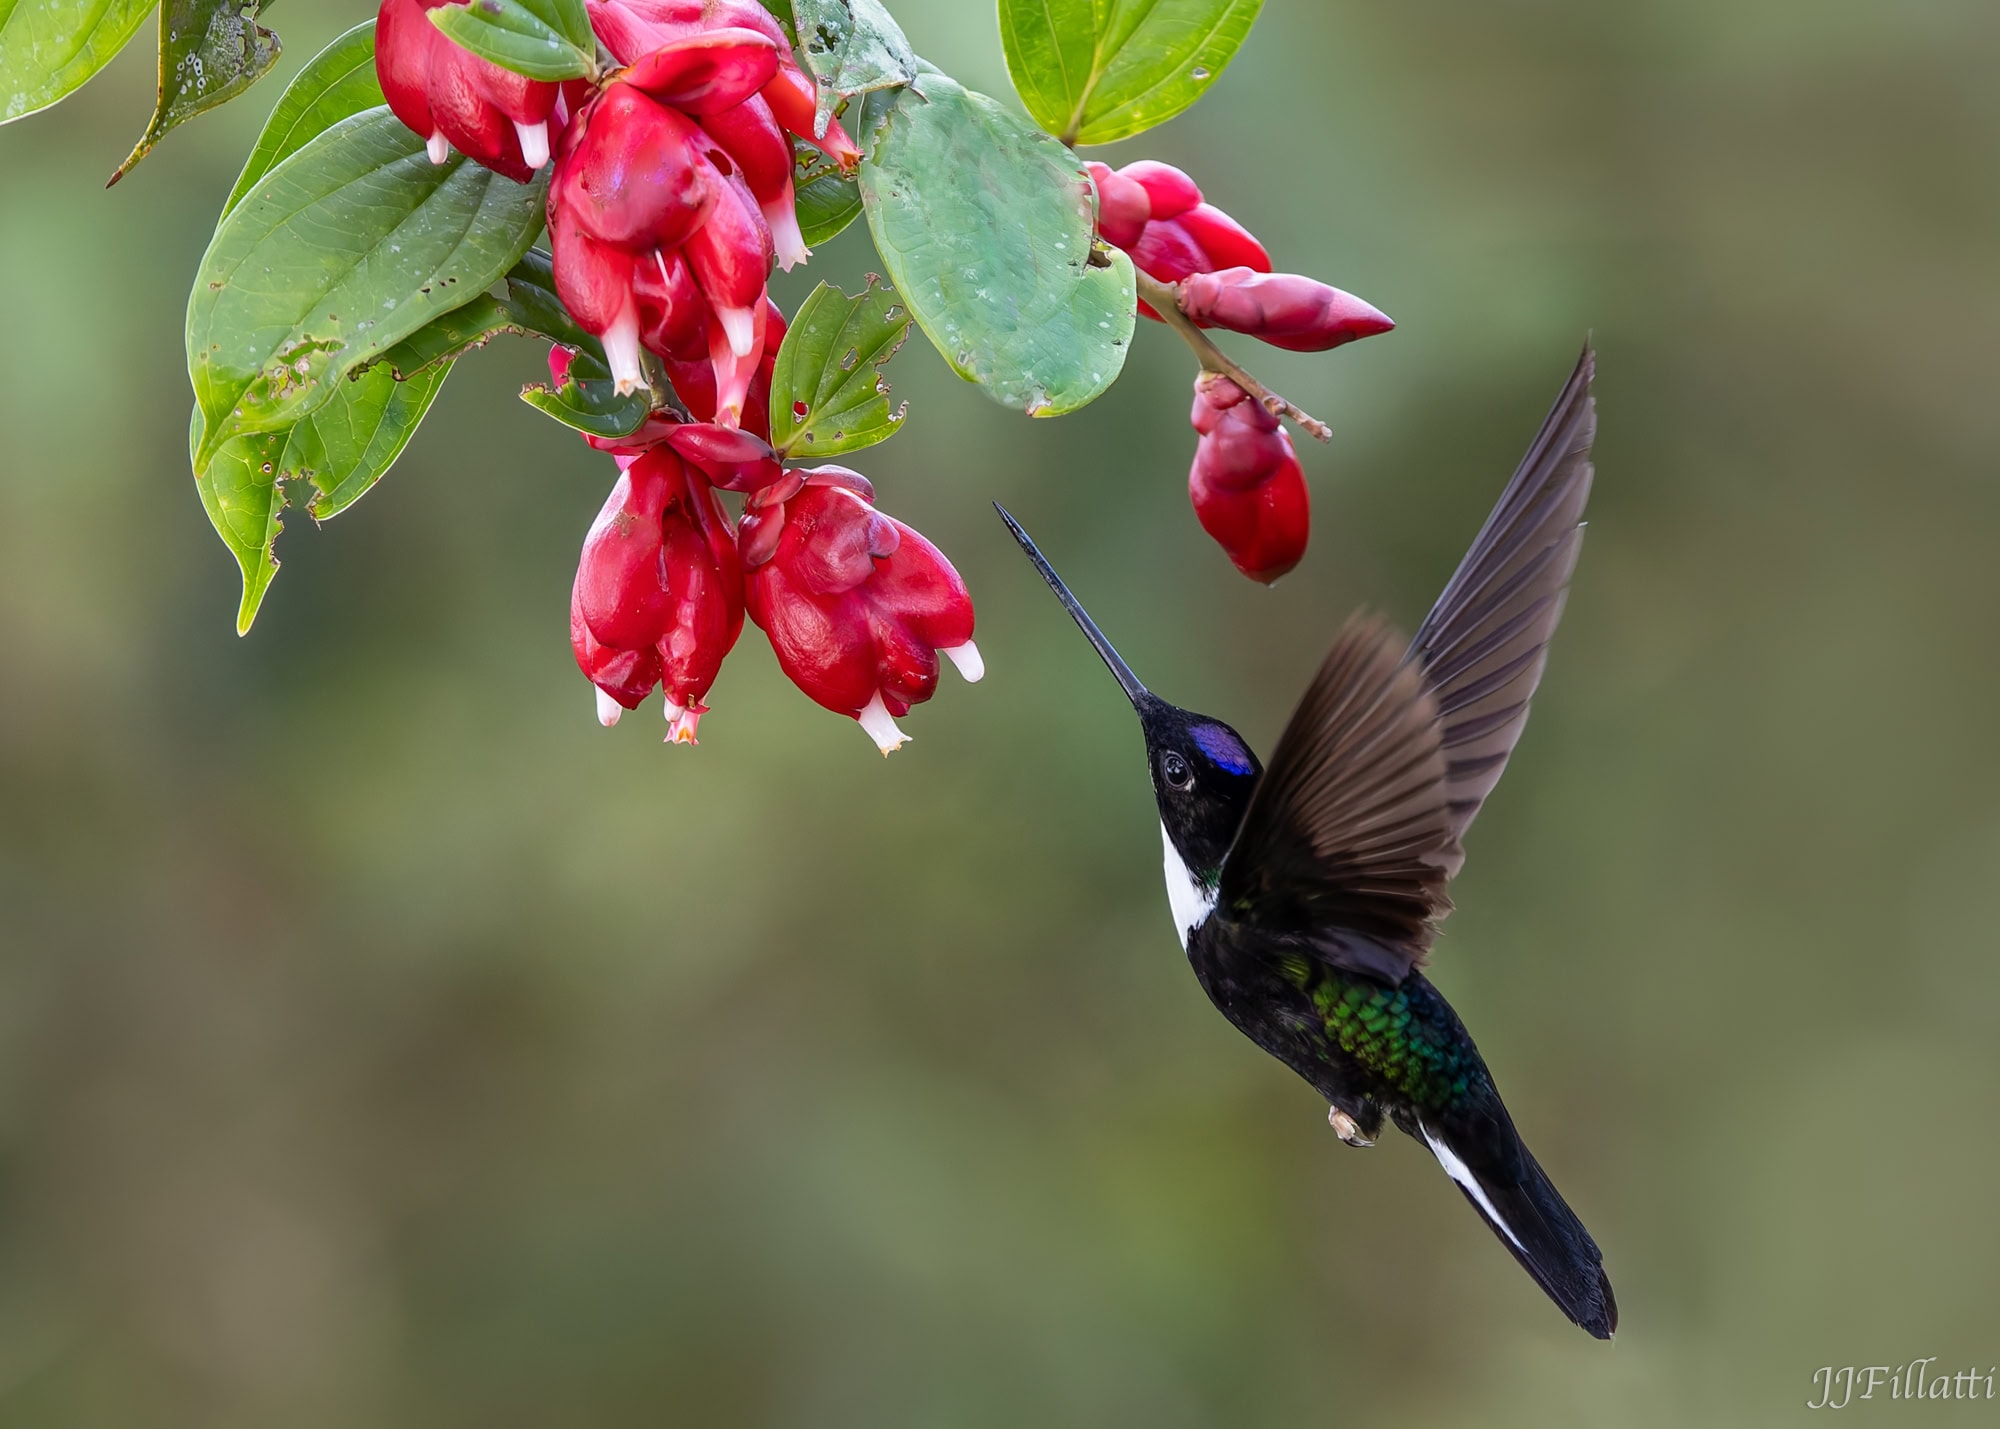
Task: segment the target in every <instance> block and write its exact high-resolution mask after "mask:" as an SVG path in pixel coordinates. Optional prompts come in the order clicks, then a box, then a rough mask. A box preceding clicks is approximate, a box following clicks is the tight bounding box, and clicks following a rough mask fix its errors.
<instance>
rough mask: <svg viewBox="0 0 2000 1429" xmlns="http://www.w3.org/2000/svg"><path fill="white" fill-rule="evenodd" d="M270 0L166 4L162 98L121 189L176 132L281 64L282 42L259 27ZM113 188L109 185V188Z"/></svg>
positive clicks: (121, 169) (122, 168) (125, 168)
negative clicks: (260, 14) (139, 165)
mask: <svg viewBox="0 0 2000 1429" xmlns="http://www.w3.org/2000/svg"><path fill="white" fill-rule="evenodd" d="M265 3H266V0H166V3H165V4H164V5H163V6H162V7H161V9H160V94H159V99H158V101H157V103H156V104H155V105H154V108H153V118H152V120H151V122H149V123H148V124H147V125H146V132H145V133H144V134H141V135H140V136H139V142H138V143H137V144H135V145H133V146H132V152H131V153H129V154H127V155H126V156H125V162H124V163H122V164H120V165H119V166H118V172H117V173H115V174H113V175H112V176H111V183H113V184H115V183H117V182H118V181H119V180H120V179H122V178H124V177H125V176H126V175H127V174H129V173H131V172H132V166H133V165H134V164H136V163H138V162H139V161H140V160H141V159H143V158H145V157H146V155H148V154H150V153H152V152H153V146H154V145H155V144H157V143H159V142H160V140H161V139H162V138H164V137H165V136H166V133H167V131H168V130H170V129H176V128H179V127H180V126H181V125H183V124H185V123H187V121H188V120H190V119H192V118H194V117H195V115H197V114H203V113H206V112H207V111H208V110H211V109H214V108H215V107H216V106H217V105H220V104H226V103H228V102H229V101H230V100H232V99H234V98H235V97H236V96H237V95H239V94H241V93H243V91H244V90H246V89H248V88H249V87H250V86H251V85H253V84H255V83H256V82H257V81H258V80H260V79H262V78H263V77H264V76H265V74H266V73H268V72H269V70H270V68H271V66H272V65H274V64H276V63H277V62H278V52H279V50H280V49H282V48H283V47H282V46H281V45H280V44H279V43H278V37H277V36H276V35H275V34H273V33H272V32H271V31H269V30H267V29H265V28H264V27H263V26H262V25H260V24H258V23H257V15H258V12H259V11H260V10H261V9H262V8H263V7H264V4H265ZM110 186H111V185H110V184H106V185H105V187H106V188H109V187H110Z"/></svg>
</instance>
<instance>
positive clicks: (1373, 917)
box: [1219, 616, 1450, 982]
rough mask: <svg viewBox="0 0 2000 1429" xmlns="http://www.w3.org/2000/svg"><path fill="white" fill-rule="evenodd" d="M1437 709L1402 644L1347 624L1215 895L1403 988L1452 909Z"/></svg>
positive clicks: (1370, 623)
mask: <svg viewBox="0 0 2000 1429" xmlns="http://www.w3.org/2000/svg"><path fill="white" fill-rule="evenodd" d="M1447 803H1448V800H1447V796H1446V788H1445V759H1444V753H1443V747H1442V744H1441V741H1440V727H1439V722H1438V713H1437V702H1436V700H1435V698H1434V697H1433V696H1432V694H1431V692H1430V691H1429V689H1428V688H1427V687H1426V685H1425V683H1424V679H1423V672H1422V670H1421V668H1420V667H1418V666H1417V665H1415V664H1414V663H1412V662H1410V661H1409V660H1407V659H1405V658H1404V656H1403V650H1402V640H1401V638H1400V637H1399V636H1398V635H1397V634H1396V633H1395V632H1394V631H1392V630H1391V629H1390V628H1389V627H1388V626H1387V625H1386V624H1384V623H1383V622H1382V621H1380V620H1377V619H1375V618H1373V617H1369V616H1356V617H1355V618H1354V619H1352V620H1350V621H1348V623H1347V625H1346V626H1345V627H1344V628H1343V629H1342V630H1341V632H1340V634H1339V636H1338V637H1336V638H1335V640H1334V642H1333V648H1332V649H1331V650H1329V651H1328V652H1327V656H1326V659H1325V660H1324V661H1323V662H1322V663H1321V665H1320V668H1319V673H1318V674H1317V675H1315V676H1314V677H1313V682H1312V684H1311V686H1310V687H1308V689H1307V690H1306V693H1305V697H1304V698H1303V699H1302V700H1300V701H1299V707H1298V709H1296V710H1295V711H1293V713H1292V718H1291V722H1290V723H1289V724H1287V725H1286V726H1285V732H1284V733H1283V734H1282V735H1280V736H1279V738H1278V743H1277V747H1276V748H1275V749H1273V750H1272V752H1271V762H1270V764H1269V766H1268V767H1267V768H1266V769H1265V771H1264V776H1263V778H1262V779H1260V780H1259V781H1258V783H1257V788H1256V790H1255V792H1254V793H1252V795H1251V797H1250V807H1249V808H1248V809H1247V810H1246V811H1245V813H1244V816H1243V824H1242V827H1241V828H1240V829H1239V831H1238V833H1237V838H1236V843H1235V845H1234V846H1233V847H1232V848H1231V849H1230V851H1229V855H1228V857H1227V858H1225V859H1224V860H1223V865H1222V881H1221V887H1220V889H1219V894H1220V902H1221V904H1222V906H1224V907H1226V908H1228V909H1229V910H1230V915H1231V916H1232V917H1237V918H1240V919H1243V920H1245V921H1248V922H1252V923H1255V924H1257V925H1259V926H1260V927H1263V928H1264V929H1265V930H1267V931H1270V932H1275V933H1282V934H1287V935H1293V936H1296V937H1298V938H1300V939H1302V940H1303V941H1305V942H1306V943H1308V944H1309V945H1311V946H1312V947H1314V948H1315V949H1316V950H1317V951H1318V952H1319V953H1320V954H1321V955H1323V956H1325V957H1327V958H1328V959H1330V960H1331V961H1333V962H1335V963H1338V964H1339V965H1341V966H1343V967H1347V968H1350V969H1352V970H1354V971H1356V972H1364V973H1367V974H1369V975H1370V976H1374V977H1380V978H1384V979H1386V980H1388V981H1392V982H1395V981H1400V980H1401V979H1402V978H1403V976H1404V975H1405V974H1406V973H1407V972H1408V971H1409V969H1410V967H1412V966H1413V965H1414V964H1415V963H1416V962H1417V961H1418V960H1420V959H1421V958H1422V956H1423V953H1424V951H1425V950H1426V949H1428V948H1429V946H1430V941H1431V937H1432V932H1433V930H1432V926H1431V925H1432V920H1433V919H1434V918H1435V917H1436V916H1437V915H1438V913H1439V911H1440V909H1441V908H1443V907H1444V906H1445V900H1444V884H1445V877H1444V874H1443V873H1442V872H1441V871H1440V870H1439V869H1438V867H1437V864H1436V862H1435V854H1436V850H1437V849H1438V847H1439V846H1440V845H1441V844H1442V843H1443V842H1444V841H1445V840H1446V839H1448V838H1449V837H1450V822H1449V812H1448V808H1447Z"/></svg>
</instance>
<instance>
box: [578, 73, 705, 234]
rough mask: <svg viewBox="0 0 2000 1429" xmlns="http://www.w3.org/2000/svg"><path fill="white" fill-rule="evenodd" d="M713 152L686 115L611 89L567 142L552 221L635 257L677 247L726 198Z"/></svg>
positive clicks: (629, 90)
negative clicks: (561, 215)
mask: <svg viewBox="0 0 2000 1429" xmlns="http://www.w3.org/2000/svg"><path fill="white" fill-rule="evenodd" d="M710 147H711V141H710V140H709V139H708V137H707V136H706V135H705V134H703V133H702V131H701V130H700V128H699V127H697V126H696V124H695V122H694V121H693V120H691V119H689V118H688V117H687V116H686V115H684V114H681V113H679V112H677V111H676V110H673V109H669V108H668V107H667V106H665V105H663V104H659V103H657V102H655V101H654V100H652V99H649V98H648V97H647V96H646V95H645V94H643V93H641V92H640V91H639V90H637V89H635V88H633V87H632V86H631V85H629V84H622V83H620V84H613V85H610V86H609V87H607V88H606V89H605V90H604V92H603V93H602V94H600V95H598V97H597V99H596V100H595V101H594V102H593V103H591V104H589V105H587V106H585V108H584V110H583V112H582V113H581V114H579V115H577V117H576V122H575V123H574V124H573V125H572V126H571V131H570V132H569V133H568V134H566V135H565V136H564V143H563V154H562V158H561V160H560V161H559V162H558V163H557V164H556V172H555V181H554V183H553V184H551V185H550V188H549V214H550V218H551V221H553V219H554V216H555V214H556V213H557V211H558V210H561V211H564V212H566V213H567V215H568V216H569V218H570V219H571V220H572V221H573V222H574V223H575V224H576V226H577V227H578V228H579V229H580V230H581V231H582V232H584V233H587V234H589V235H590V236H591V237H592V238H595V239H596V240H598V241H599V242H600V243H609V244H613V245H615V246H616V247H619V248H623V249H625V250H626V251H628V252H631V253H634V254H637V253H641V252H646V251H649V250H651V249H654V248H672V247H676V246H678V245H679V244H681V243H683V242H685V241H686V239H687V237H688V235H689V234H691V233H693V232H694V231H695V230H696V229H698V228H699V227H700V226H701V225H702V223H703V222H704V221H706V220H707V218H708V215H709V212H710V210H712V209H713V208H714V207H715V204H716V202H717V199H718V197H719V195H720V194H721V191H722V188H723V184H722V176H721V175H720V174H719V173H717V172H716V170H715V166H714V165H713V164H711V163H710V162H709V161H708V157H707V150H708V149H709V148H710Z"/></svg>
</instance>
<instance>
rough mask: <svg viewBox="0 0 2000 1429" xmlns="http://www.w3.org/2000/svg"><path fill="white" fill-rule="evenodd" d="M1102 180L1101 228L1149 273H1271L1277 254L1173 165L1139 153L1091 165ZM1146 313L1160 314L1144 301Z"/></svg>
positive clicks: (1162, 277)
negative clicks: (1120, 162)
mask: <svg viewBox="0 0 2000 1429" xmlns="http://www.w3.org/2000/svg"><path fill="white" fill-rule="evenodd" d="M1084 167H1085V168H1087V169H1088V170H1089V171H1090V176H1091V179H1092V180H1093V181H1094V182H1095V183H1096V185H1097V233H1098V236H1099V237H1100V238H1102V239H1103V240H1104V241H1105V242H1106V243H1109V244H1111V245H1112V246H1113V247H1116V248H1122V249H1124V250H1125V252H1127V253H1128V254H1130V255H1131V258H1132V262H1133V264H1134V266H1136V267H1137V268H1138V269H1139V271H1140V272H1142V273H1144V274H1146V276H1147V277H1149V278H1152V279H1155V280H1156V281H1158V282H1162V283H1178V282H1179V281H1181V279H1183V278H1186V277H1188V276H1189V275H1191V274H1194V273H1213V272H1215V271H1216V270H1217V269H1219V268H1236V267H1244V268H1253V269H1255V270H1256V271H1257V272H1259V273H1268V272H1270V271H1271V255H1270V254H1268V253H1266V252H1265V251H1264V245H1263V244H1261V243H1259V242H1258V241H1257V239H1256V237H1255V236H1254V235H1253V234H1252V233H1251V232H1250V231H1249V230H1248V229H1247V228H1245V227H1244V226H1243V225H1242V224H1240V223H1238V222H1237V221H1236V220H1235V219H1233V218H1231V217H1230V216H1229V215H1228V214H1226V213H1224V212H1223V211H1222V210H1221V209H1219V208H1217V207H1215V206H1214V205H1213V204H1207V203H1203V202H1202V199H1201V190H1200V189H1199V188H1197V187H1195V182H1194V180H1193V179H1191V178H1189V177H1188V176H1187V175H1186V174H1184V173H1182V172H1181V171H1180V170H1179V169H1177V168H1175V167H1174V166H1173V165H1171V164H1162V163H1159V162H1158V161H1157V160H1153V159H1140V160H1138V161H1136V162H1134V163H1130V164H1127V165H1126V166H1125V167H1124V168H1122V169H1109V168H1106V167H1105V166H1104V165H1103V164H1098V163H1091V164H1086V165H1085V166H1084ZM1139 311H1140V312H1141V313H1143V314H1144V315H1145V316H1147V317H1149V318H1153V319H1156V320H1157V319H1158V318H1159V316H1160V315H1159V314H1158V313H1156V312H1154V311H1153V309H1152V308H1151V307H1150V306H1149V305H1148V304H1146V303H1145V302H1144V301H1141V302H1140V304H1139Z"/></svg>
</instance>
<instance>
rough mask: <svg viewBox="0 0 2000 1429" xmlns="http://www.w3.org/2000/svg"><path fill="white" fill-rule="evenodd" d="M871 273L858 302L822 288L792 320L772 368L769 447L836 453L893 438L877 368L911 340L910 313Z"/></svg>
mask: <svg viewBox="0 0 2000 1429" xmlns="http://www.w3.org/2000/svg"><path fill="white" fill-rule="evenodd" d="M876 282H877V279H876V277H875V275H874V274H873V273H870V274H869V275H868V285H867V287H865V288H863V289H862V290H861V292H860V294H859V295H858V296H856V297H852V298H850V297H848V296H847V294H845V293H843V292H841V291H840V289H838V288H835V287H831V286H829V285H828V284H825V283H821V284H820V285H819V286H818V287H817V288H814V289H813V290H812V295H811V296H810V297H808V298H807V299H806V300H805V302H804V303H802V304H801V305H800V307H799V310H798V313H797V314H796V315H795V316H794V317H793V318H792V325H791V327H790V328H789V329H788V330H787V331H786V333H785V341H784V344H783V345H782V346H780V347H779V349H778V360H777V363H776V364H775V366H774V367H773V368H772V371H771V445H772V446H774V447H776V448H777V449H778V450H779V451H780V452H782V453H784V454H785V455H788V456H794V457H809V456H836V455H838V454H839V453H841V452H851V451H859V450H860V449H861V448H862V447H872V446H874V445H875V443H877V442H879V441H885V440H887V439H888V438H890V437H892V436H894V435H895V434H896V428H898V427H900V426H902V425H903V416H904V413H905V411H906V410H907V406H908V404H907V403H906V404H905V405H904V406H903V407H899V408H897V409H896V410H895V411H894V412H891V411H890V410H889V399H888V392H889V384H888V383H886V382H884V381H883V380H882V378H881V368H882V365H883V364H884V363H886V362H888V360H889V359H890V358H891V357H893V356H895V355H896V349H897V348H899V347H901V346H902V345H903V340H904V339H905V338H907V337H908V336H909V335H910V314H909V311H908V310H907V309H906V308H904V306H903V305H902V304H901V303H900V302H898V301H897V300H896V294H895V290H894V289H891V288H878V287H876V286H875V284H876Z"/></svg>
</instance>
